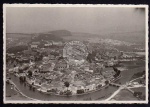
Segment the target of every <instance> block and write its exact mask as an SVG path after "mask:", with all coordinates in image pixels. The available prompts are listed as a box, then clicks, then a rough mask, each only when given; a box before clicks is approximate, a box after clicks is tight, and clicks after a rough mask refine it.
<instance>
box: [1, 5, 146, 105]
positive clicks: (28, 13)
mask: <svg viewBox="0 0 150 107" xmlns="http://www.w3.org/2000/svg"><path fill="white" fill-rule="evenodd" d="M3 43H4V46H3V83H4V85H3V92H4V94H3V101H4V103H81V104H82V103H89V104H90V103H92V104H93V103H96V104H100V103H106V104H107V103H108V104H109V103H125V104H126V103H130V104H133V103H148V5H100V4H99V5H92V4H88V5H84V4H82V5H81V4H76V5H75V4H74V5H73V4H3Z"/></svg>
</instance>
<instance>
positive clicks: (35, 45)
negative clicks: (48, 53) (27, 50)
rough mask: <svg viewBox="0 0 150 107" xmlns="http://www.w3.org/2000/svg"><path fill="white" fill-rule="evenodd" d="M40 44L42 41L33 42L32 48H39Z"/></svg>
mask: <svg viewBox="0 0 150 107" xmlns="http://www.w3.org/2000/svg"><path fill="white" fill-rule="evenodd" d="M39 44H40V42H32V43H31V48H32V49H35V48H38V45H39Z"/></svg>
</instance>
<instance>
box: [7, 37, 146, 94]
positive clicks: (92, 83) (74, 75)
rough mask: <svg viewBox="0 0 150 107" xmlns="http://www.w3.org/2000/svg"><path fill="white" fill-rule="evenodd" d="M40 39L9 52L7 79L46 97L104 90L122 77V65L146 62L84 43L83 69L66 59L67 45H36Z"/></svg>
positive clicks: (99, 45) (138, 57)
mask: <svg viewBox="0 0 150 107" xmlns="http://www.w3.org/2000/svg"><path fill="white" fill-rule="evenodd" d="M37 38H38V37H32V40H31V42H29V43H25V42H24V43H18V45H17V46H16V48H13V47H11V48H8V51H7V53H6V65H7V69H6V73H7V78H11V76H12V75H13V76H15V78H19V81H20V84H22V85H24V87H29V90H31V91H39V92H41V93H43V94H54V95H62V96H72V95H82V94H88V93H90V92H93V91H96V90H101V89H102V88H103V87H107V86H108V85H109V83H110V82H113V81H116V80H117V79H119V78H120V77H121V70H122V69H121V67H120V62H121V61H136V60H144V58H145V57H143V56H142V57H141V56H140V55H137V54H133V53H125V52H122V51H119V50H117V49H115V48H112V47H109V46H101V44H98V43H89V42H88V41H83V43H84V44H85V45H86V46H87V49H88V55H87V57H86V58H85V61H84V63H83V64H82V65H80V64H79V65H78V66H72V65H70V64H69V62H68V61H67V58H65V57H64V56H63V48H64V46H65V44H66V42H64V41H53V40H50V41H48V40H46V39H45V40H43V39H42V40H40V41H35V40H36V39H37ZM37 40H38V39H37ZM19 46H20V47H19ZM23 46H24V47H26V49H24V48H23Z"/></svg>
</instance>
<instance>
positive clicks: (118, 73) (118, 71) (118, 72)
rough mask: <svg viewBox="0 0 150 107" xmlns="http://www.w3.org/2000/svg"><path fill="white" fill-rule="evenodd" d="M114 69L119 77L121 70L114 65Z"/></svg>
mask: <svg viewBox="0 0 150 107" xmlns="http://www.w3.org/2000/svg"><path fill="white" fill-rule="evenodd" d="M113 69H114V71H115V72H116V74H115V75H114V77H115V78H116V77H118V76H119V75H120V73H121V71H120V70H118V69H117V68H116V67H113Z"/></svg>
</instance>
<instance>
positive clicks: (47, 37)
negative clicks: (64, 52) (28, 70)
mask: <svg viewBox="0 0 150 107" xmlns="http://www.w3.org/2000/svg"><path fill="white" fill-rule="evenodd" d="M42 40H44V41H50V40H53V41H62V40H63V38H62V37H59V36H55V35H54V34H49V33H40V34H38V35H37V36H35V37H33V38H32V42H40V41H42Z"/></svg>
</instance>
